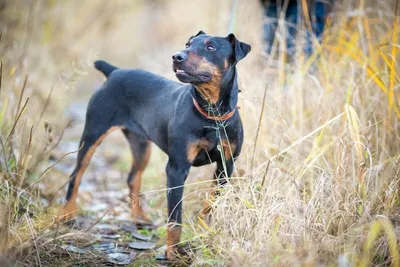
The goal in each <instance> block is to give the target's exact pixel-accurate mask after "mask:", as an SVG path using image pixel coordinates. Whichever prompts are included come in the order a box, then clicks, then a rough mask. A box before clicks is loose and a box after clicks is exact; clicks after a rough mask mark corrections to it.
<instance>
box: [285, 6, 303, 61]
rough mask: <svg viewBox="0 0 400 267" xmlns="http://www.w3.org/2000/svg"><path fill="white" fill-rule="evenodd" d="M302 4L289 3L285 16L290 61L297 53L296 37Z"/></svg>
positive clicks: (287, 49) (287, 50)
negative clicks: (300, 5)
mask: <svg viewBox="0 0 400 267" xmlns="http://www.w3.org/2000/svg"><path fill="white" fill-rule="evenodd" d="M299 4H300V2H299V3H297V1H289V3H288V6H287V10H286V14H285V28H286V53H287V57H288V60H289V61H292V60H293V58H294V55H295V53H296V35H297V24H298V22H299V15H300V14H299V12H298V11H299V8H298V6H299Z"/></svg>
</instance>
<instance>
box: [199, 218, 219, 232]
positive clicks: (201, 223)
mask: <svg viewBox="0 0 400 267" xmlns="http://www.w3.org/2000/svg"><path fill="white" fill-rule="evenodd" d="M197 219H198V220H199V224H200V225H201V226H202V227H203V228H204V229H206V230H207V231H208V232H210V233H212V234H216V233H215V231H214V230H213V229H211V228H210V226H208V224H207V223H206V222H205V221H204V220H203V219H202V218H201V217H200V216H197Z"/></svg>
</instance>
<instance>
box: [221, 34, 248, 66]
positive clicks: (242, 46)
mask: <svg viewBox="0 0 400 267" xmlns="http://www.w3.org/2000/svg"><path fill="white" fill-rule="evenodd" d="M226 38H227V39H228V40H229V42H230V43H231V44H232V48H233V55H234V57H235V61H236V62H238V61H239V60H242V59H243V58H245V57H246V56H247V54H248V53H249V52H250V50H251V46H250V45H249V44H246V43H243V42H240V41H239V40H238V39H236V36H235V35H234V34H233V33H230V34H229V35H228V36H227V37H226Z"/></svg>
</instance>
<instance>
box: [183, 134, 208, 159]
mask: <svg viewBox="0 0 400 267" xmlns="http://www.w3.org/2000/svg"><path fill="white" fill-rule="evenodd" d="M208 146H209V141H207V139H205V138H202V139H200V140H198V141H195V142H192V143H190V144H189V145H188V147H187V158H188V161H189V162H193V161H194V160H195V159H196V157H197V155H198V154H199V153H200V151H201V150H202V149H207V147H208Z"/></svg>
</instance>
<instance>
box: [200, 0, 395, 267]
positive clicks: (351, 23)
mask: <svg viewBox="0 0 400 267" xmlns="http://www.w3.org/2000/svg"><path fill="white" fill-rule="evenodd" d="M396 9H398V8H396V3H395V1H392V2H390V1H388V2H385V4H383V2H380V3H379V4H378V3H375V4H373V3H371V2H368V3H367V2H363V1H361V2H358V3H355V2H352V3H348V6H337V7H336V10H335V16H334V18H333V19H332V20H330V21H328V25H329V26H328V28H327V29H326V32H325V34H324V38H323V41H322V43H321V44H320V45H318V43H316V50H315V53H314V54H313V55H312V56H311V57H310V58H308V59H307V58H302V56H301V55H299V56H298V58H297V60H296V61H295V63H294V64H292V65H290V66H288V65H285V62H282V60H283V59H284V57H280V55H278V56H277V60H276V62H273V61H272V63H274V65H275V66H281V68H278V69H274V71H275V75H276V76H277V77H282V76H283V77H285V79H284V81H285V86H286V90H282V89H281V88H279V86H276V84H275V83H274V81H272V82H271V81H267V83H269V84H271V83H272V85H273V86H271V85H269V86H268V92H267V93H268V97H267V100H266V101H265V102H264V103H260V102H257V104H256V105H255V104H254V102H252V103H248V102H247V101H248V100H249V99H246V97H245V99H244V100H245V106H244V108H243V113H244V120H245V122H246V127H249V121H250V120H251V119H250V118H253V120H254V122H253V123H251V124H252V125H253V127H252V126H250V127H252V129H253V130H254V129H255V127H254V125H255V122H256V121H255V120H256V119H257V116H254V115H250V114H260V107H261V106H265V111H264V114H263V117H262V119H261V132H260V135H259V140H258V142H257V144H256V146H255V147H256V149H255V152H253V151H252V148H253V146H252V144H250V142H251V141H252V140H256V137H255V133H254V132H253V133H252V132H249V131H248V132H247V133H250V135H247V137H246V140H247V141H248V142H249V145H248V146H247V147H248V151H247V157H246V154H244V155H242V158H241V159H240V161H239V162H238V166H239V167H240V168H242V169H243V170H244V171H245V173H246V174H245V175H243V176H238V177H234V178H233V180H235V182H234V183H232V184H231V186H229V187H227V188H226V189H225V190H224V193H223V194H222V195H221V197H219V198H217V199H216V200H215V203H214V212H213V215H212V219H211V223H210V225H209V227H210V228H209V232H210V233H209V243H206V244H205V247H207V248H209V249H210V250H211V251H212V253H211V254H212V258H218V259H220V260H222V262H221V265H224V264H227V263H230V264H232V265H234V266H269V265H278V266H305V265H307V266H315V265H321V264H322V265H340V266H367V265H370V264H373V265H381V266H386V265H393V266H398V265H399V264H400V262H399V260H400V258H399V244H398V242H399V233H400V225H399V182H400V177H399V168H400V167H399V161H400V154H399V145H400V142H399V141H400V139H399V137H400V131H399V129H400V128H399V118H400V116H399V115H400V114H399V103H400V101H399V100H400V91H399V81H400V80H399V73H400V72H399V65H398V59H399V56H398V53H397V49H398V48H399V44H398V41H397V40H398V35H399V26H398V25H400V24H399V17H398V16H397V17H395V12H396V11H395V10H396ZM277 51H278V54H279V52H281V51H279V49H277ZM267 68H268V67H267ZM247 71H249V69H247ZM267 77H268V75H267ZM253 78H254V77H253ZM277 80H278V81H277V83H278V84H279V78H278V79H277ZM251 89H252V83H251V81H246V82H245V83H244V86H243V91H245V92H247V91H249V90H251ZM260 96H261V92H260V93H259V97H258V100H260V99H261V97H260ZM249 111H250V112H251V113H250V112H249ZM251 134H253V135H251ZM252 153H256V163H255V164H254V167H253V168H252V167H251V166H253V163H252V162H251V161H252ZM207 244H208V246H207ZM206 251H207V250H206ZM208 253H210V251H207V253H206V255H208ZM206 258H207V257H206ZM201 260H202V259H201V258H199V262H201ZM203 260H204V259H203ZM205 262H207V261H205Z"/></svg>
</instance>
